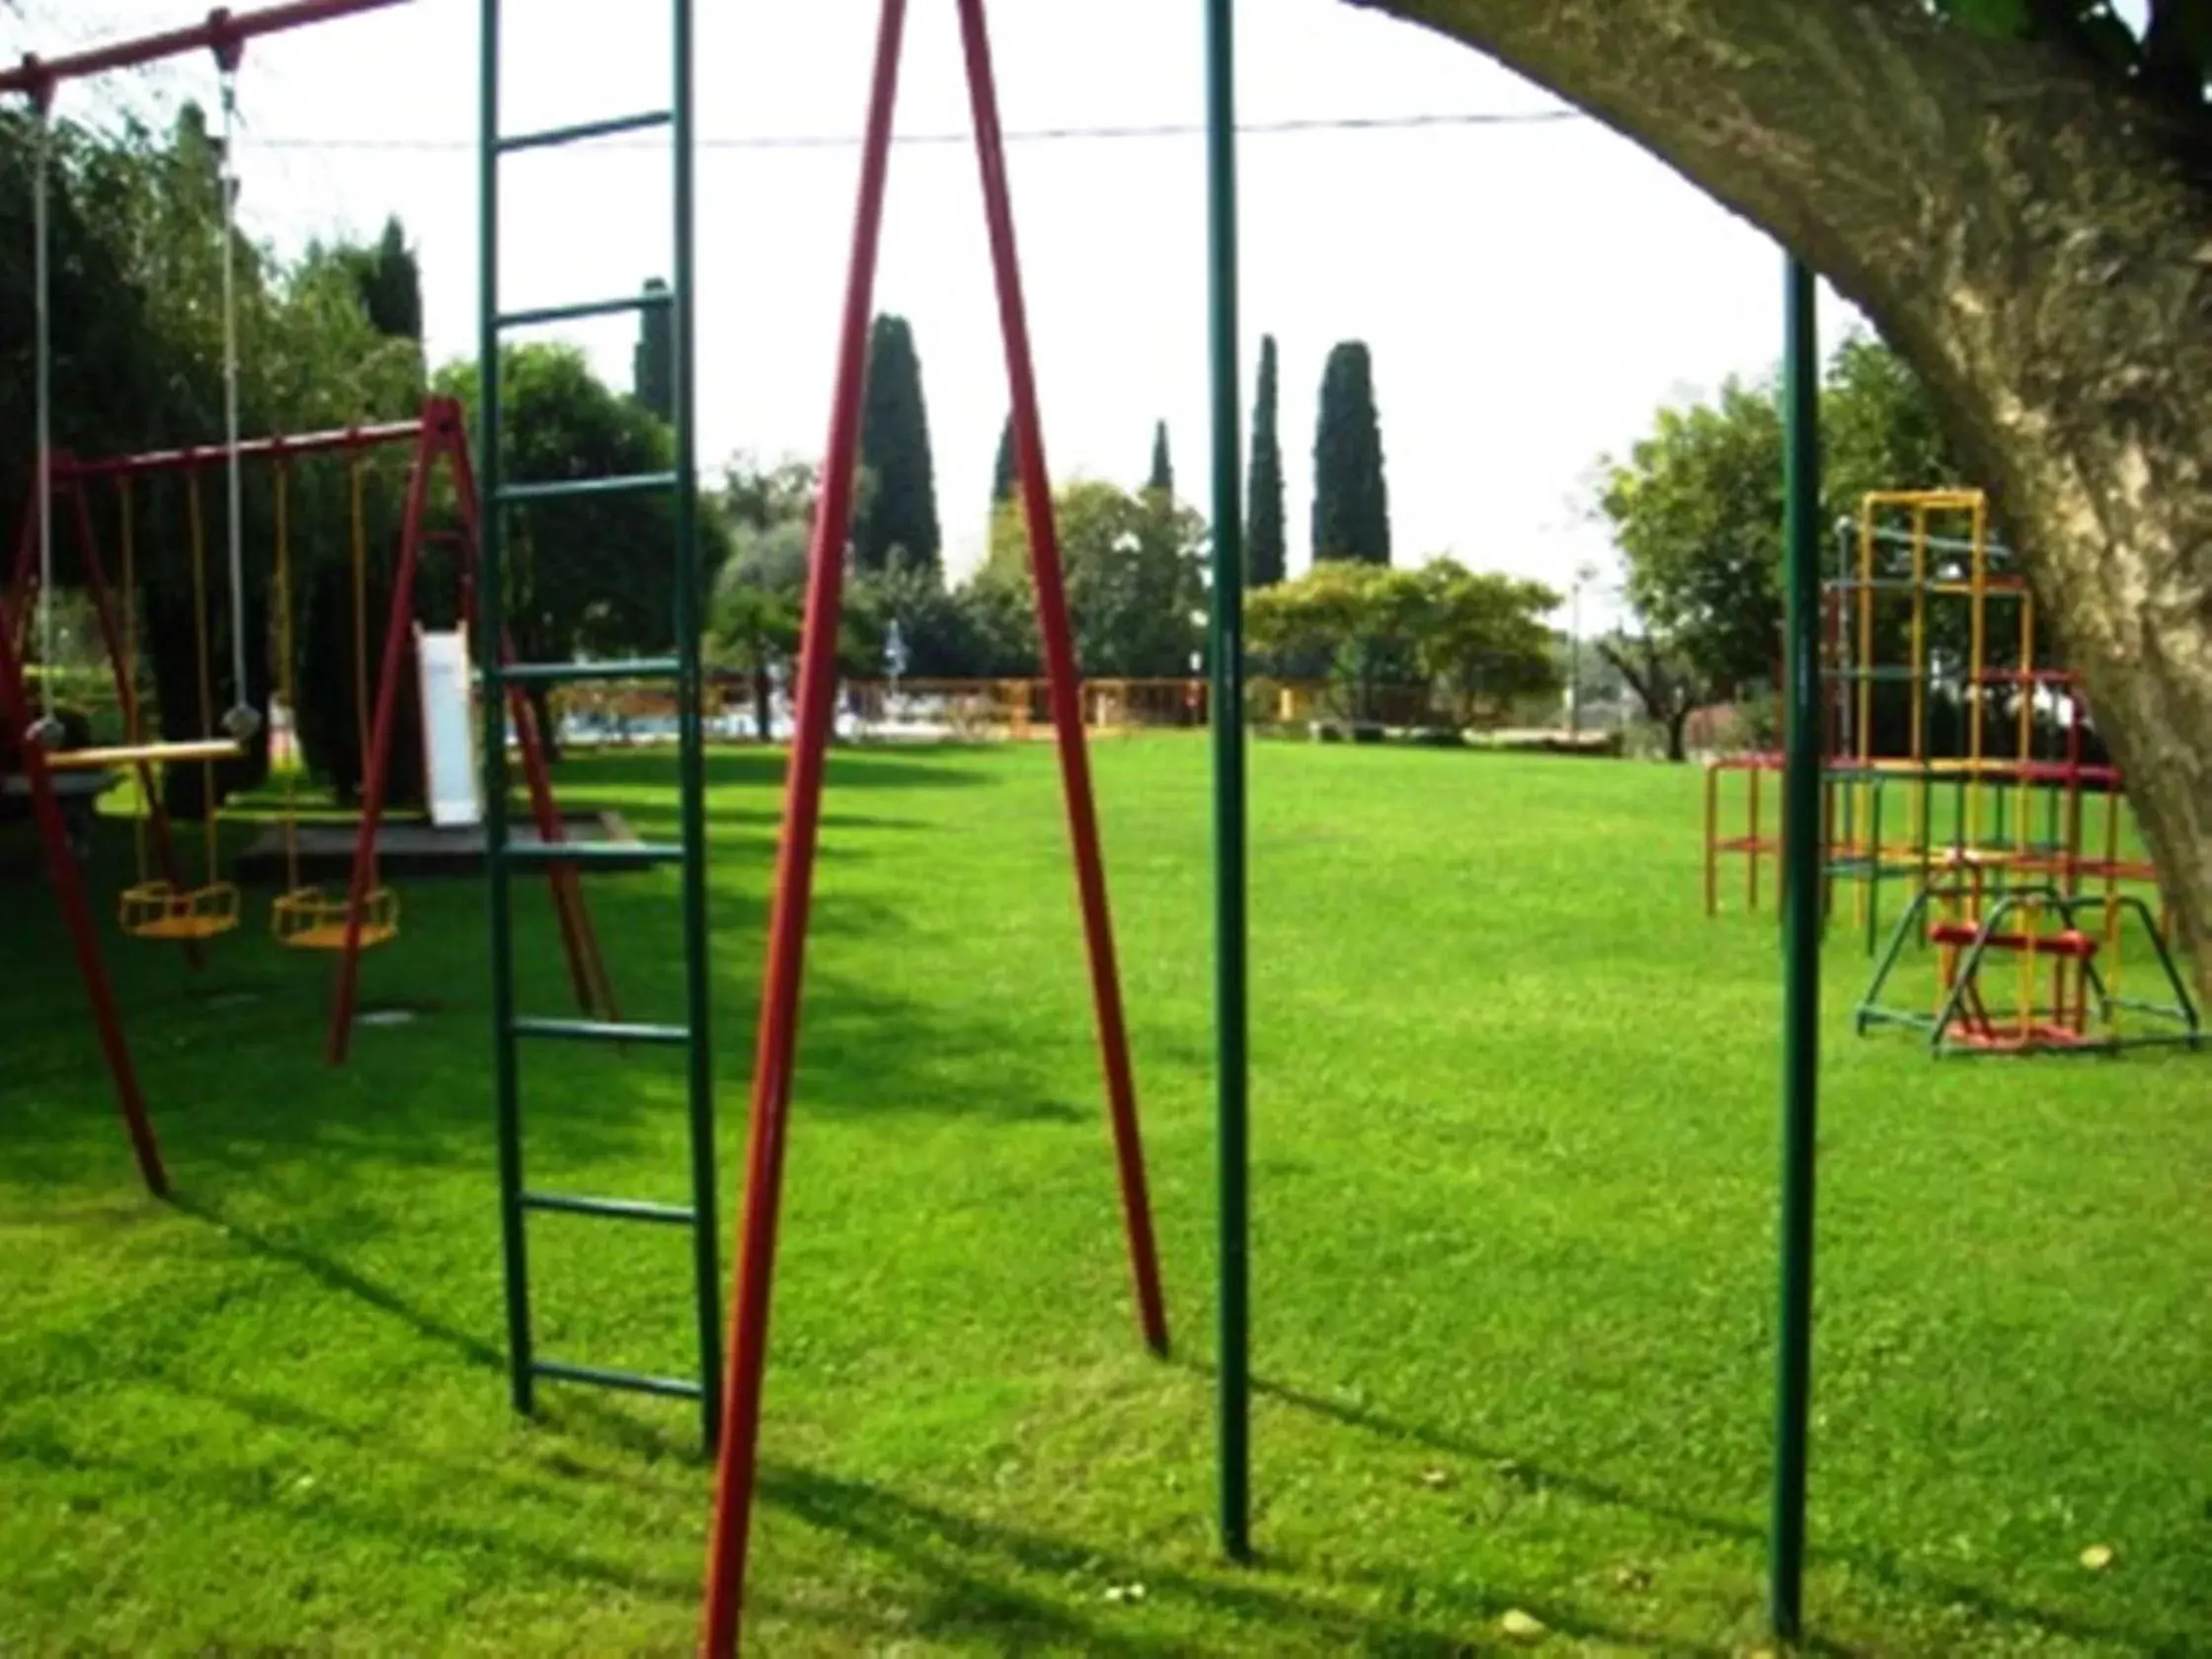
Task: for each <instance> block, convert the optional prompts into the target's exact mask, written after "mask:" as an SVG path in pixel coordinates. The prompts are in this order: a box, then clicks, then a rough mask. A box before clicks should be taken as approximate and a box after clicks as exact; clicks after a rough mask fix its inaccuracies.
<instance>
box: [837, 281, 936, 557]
mask: <svg viewBox="0 0 2212 1659" xmlns="http://www.w3.org/2000/svg"><path fill="white" fill-rule="evenodd" d="M860 460H861V464H862V465H863V466H864V467H866V468H867V469H868V472H869V474H870V476H872V477H873V478H874V480H875V489H874V490H873V491H872V492H870V493H869V494H868V495H867V496H866V497H864V498H863V499H862V501H861V502H860V503H859V504H858V511H857V512H856V514H854V522H853V537H852V544H853V552H854V560H855V563H856V565H857V566H858V568H859V569H861V570H863V571H880V570H883V569H885V568H887V567H888V566H889V565H890V563H891V550H892V549H893V548H894V547H896V548H899V549H901V550H902V552H903V553H904V555H905V557H906V560H907V562H908V563H909V564H914V565H923V566H927V567H929V568H931V569H935V568H936V566H937V561H938V553H939V550H940V548H941V546H942V544H943V543H942V537H941V536H940V535H939V533H938V528H937V482H936V477H935V472H934V468H933V465H932V463H931V461H930V457H929V411H928V408H927V406H926V405H925V404H924V403H923V402H922V396H921V359H920V358H919V357H918V356H915V354H914V337H913V331H912V329H910V328H909V327H908V325H907V319H906V318H904V317H891V316H882V317H878V318H877V319H876V325H875V328H874V330H873V332H872V333H871V334H870V336H869V340H868V391H867V399H866V402H865V404H864V406H863V407H862V409H861V414H860Z"/></svg>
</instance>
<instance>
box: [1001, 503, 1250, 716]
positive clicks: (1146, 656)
mask: <svg viewBox="0 0 2212 1659" xmlns="http://www.w3.org/2000/svg"><path fill="white" fill-rule="evenodd" d="M1054 516H1055V519H1056V521H1057V523H1058V525H1059V529H1060V549H1061V559H1062V562H1063V564H1064V566H1065V567H1066V575H1067V608H1068V612H1069V615H1070V619H1071V621H1072V623H1073V626H1074V632H1075V653H1076V660H1077V662H1078V663H1079V664H1080V665H1081V668H1082V671H1083V672H1084V673H1086V674H1091V675H1097V676H1103V677H1111V678H1153V677H1175V676H1180V675H1183V674H1187V673H1189V672H1191V659H1192V656H1193V654H1194V653H1196V652H1197V651H1198V649H1199V646H1200V641H1201V638H1202V629H1201V624H1200V622H1199V621H1198V620H1197V618H1198V616H1199V615H1200V613H1201V611H1200V607H1201V606H1202V605H1203V604H1204V602H1205V590H1204V587H1203V585H1202V583H1201V580H1200V576H1199V570H1200V560H1201V553H1202V549H1203V547H1204V544H1205V534H1206V532H1205V525H1204V523H1203V521H1202V520H1201V519H1200V518H1199V516H1198V515H1197V514H1194V513H1190V512H1187V511H1185V510H1183V509H1179V508H1177V507H1176V506H1175V505H1174V503H1173V502H1172V501H1170V500H1168V499H1167V498H1166V497H1164V496H1162V495H1160V494H1158V493H1157V492H1154V491H1146V492H1145V493H1144V494H1142V495H1131V494H1130V493H1128V492H1127V491H1125V490H1120V489H1117V488H1115V487H1114V486H1113V485H1111V484H1104V483H1098V482H1095V481H1085V482H1079V483H1074V484H1069V485H1067V486H1064V487H1063V488H1062V490H1061V491H1060V494H1059V496H1058V497H1057V498H1056V500H1055V502H1054ZM972 586H976V587H979V588H981V589H982V590H984V591H985V592H987V593H992V594H993V595H994V598H993V601H992V602H993V603H994V604H995V605H996V606H997V614H1001V615H1002V614H1003V613H1004V611H1005V609H1006V608H1009V607H1007V606H1006V605H1005V603H1004V595H1006V594H1009V593H1014V594H1019V595H1021V603H1022V608H1023V609H1024V610H1026V612H1027V613H1028V614H1029V615H1032V616H1033V615H1034V614H1035V603H1034V600H1033V599H1032V598H1031V597H1030V596H1029V595H1030V594H1031V593H1032V592H1033V590H1032V588H1031V584H1030V577H1029V538H1028V530H1027V526H1026V524H1025V522H1024V519H1023V516H1022V514H1021V511H1020V509H1019V508H1018V507H1016V508H1013V509H1009V510H1006V511H1003V512H1001V513H1000V514H998V517H997V519H996V521H995V522H994V523H993V525H992V527H991V547H990V555H989V558H988V561H987V564H986V567H985V569H984V570H983V571H982V572H979V573H978V575H977V578H976V582H975V584H972ZM1031 640H1032V643H1031V644H1030V648H1029V660H1030V661H1031V662H1035V661H1036V656H1035V646H1034V643H1033V640H1034V636H1033V635H1032V636H1031Z"/></svg>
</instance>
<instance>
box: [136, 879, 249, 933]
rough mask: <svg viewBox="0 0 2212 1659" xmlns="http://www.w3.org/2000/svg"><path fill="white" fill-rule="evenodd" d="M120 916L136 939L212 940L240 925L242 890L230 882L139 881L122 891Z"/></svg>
mask: <svg viewBox="0 0 2212 1659" xmlns="http://www.w3.org/2000/svg"><path fill="white" fill-rule="evenodd" d="M117 919H118V922H119V923H120V924H121V926H122V930H123V931H124V932H125V933H127V934H129V935H130V937H132V938H133V939H167V940H177V941H188V940H193V939H212V938H215V937H216V936H218V935H219V934H223V933H228V932H230V931H231V930H232V929H233V928H235V927H236V926H237V925H238V889H237V888H236V887H234V886H232V885H231V884H230V883H229V882H210V883H209V884H208V885H207V886H205V887H178V886H176V885H175V884H173V883H171V882H165V881H150V882H139V883H138V884H137V885H136V886H134V887H126V888H124V889H123V890H122V896H121V899H120V900H119V901H118V906H117Z"/></svg>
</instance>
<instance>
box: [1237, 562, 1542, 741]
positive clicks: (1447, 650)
mask: <svg viewBox="0 0 2212 1659" xmlns="http://www.w3.org/2000/svg"><path fill="white" fill-rule="evenodd" d="M1558 602H1559V595H1558V594H1556V593H1552V592H1551V591H1550V590H1549V589H1547V588H1545V587H1543V586H1542V585H1541V584H1540V583H1534V582H1524V581H1520V580H1518V579H1516V578H1513V577H1506V576H1499V575H1495V574H1491V573H1482V572H1473V571H1469V570H1467V569H1465V568H1464V567H1463V566H1461V565H1459V564H1457V563H1455V562H1453V561H1452V560H1449V559H1439V560H1434V561H1432V562H1430V563H1429V564H1427V565H1424V566H1422V567H1421V568H1420V569H1418V570H1411V571H1399V570H1391V569H1389V568H1388V567H1387V566H1380V565H1367V564H1361V563H1358V562H1355V561H1351V560H1329V561H1326V562H1324V563H1321V564H1317V565H1315V566H1314V567H1313V569H1312V570H1310V571H1308V572H1307V573H1306V574H1305V575H1304V576H1302V577H1300V578H1298V579H1297V580H1296V581H1285V582H1280V583H1276V584H1274V585H1272V586H1270V587H1267V588H1264V589H1260V590H1257V591H1256V592H1254V593H1252V594H1251V595H1250V596H1249V597H1248V598H1247V600H1246V601H1245V604H1246V608H1245V625H1246V627H1247V629H1248V631H1249V633H1250V636H1251V643H1252V647H1253V650H1254V652H1255V653H1256V654H1258V655H1259V656H1260V657H1261V659H1262V660H1263V661H1265V662H1266V663H1267V664H1268V666H1269V667H1271V668H1272V669H1273V670H1275V672H1281V673H1283V674H1285V675H1286V676H1287V677H1306V676H1308V675H1310V673H1311V672H1312V671H1313V668H1314V666H1315V665H1323V666H1325V672H1326V674H1327V677H1328V679H1329V681H1330V687H1331V694H1332V700H1333V701H1334V703H1335V706H1336V709H1337V712H1338V713H1339V714H1341V715H1343V716H1344V717H1345V718H1347V719H1351V720H1356V721H1363V722H1366V721H1374V720H1377V719H1379V718H1380V717H1381V713H1382V706H1383V693H1384V692H1385V691H1387V690H1391V689H1394V688H1397V687H1402V686H1406V685H1414V684H1422V685H1426V686H1427V687H1428V690H1429V692H1430V694H1431V697H1432V699H1433V701H1434V704H1435V706H1437V707H1438V708H1439V709H1440V710H1441V711H1442V712H1443V713H1444V714H1446V715H1447V716H1448V717H1449V718H1451V719H1452V720H1453V721H1454V722H1455V723H1457V724H1462V725H1465V724H1469V723H1473V722H1476V721H1481V720H1486V719H1487V720H1494V719H1496V718H1498V717H1500V716H1501V715H1502V713H1503V712H1504V710H1505V708H1506V707H1507V706H1508V705H1509V704H1510V703H1511V702H1512V701H1513V700H1514V699H1516V698H1518V697H1524V696H1529V695H1532V694H1535V693H1538V692H1541V691H1545V690H1549V689H1552V688H1554V687H1555V686H1556V685H1557V684H1558V667H1557V664H1556V662H1555V660H1554V657H1553V654H1552V650H1551V636H1550V632H1549V630H1548V629H1547V628H1545V626H1544V624H1543V617H1544V615H1545V613H1546V612H1548V611H1549V610H1551V609H1553V608H1554V607H1556V606H1557V604H1558Z"/></svg>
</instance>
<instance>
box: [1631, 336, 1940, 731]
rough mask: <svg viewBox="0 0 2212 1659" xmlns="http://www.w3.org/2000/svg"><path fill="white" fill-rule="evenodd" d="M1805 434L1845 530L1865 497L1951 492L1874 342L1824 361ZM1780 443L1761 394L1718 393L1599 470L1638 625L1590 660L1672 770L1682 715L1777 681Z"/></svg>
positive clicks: (1830, 512)
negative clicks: (1657, 729) (1650, 726)
mask: <svg viewBox="0 0 2212 1659" xmlns="http://www.w3.org/2000/svg"><path fill="white" fill-rule="evenodd" d="M1821 419H1822V425H1823V428H1824V430H1825V431H1826V432H1827V433H1829V434H1830V435H1831V441H1830V442H1829V444H1828V446H1827V457H1826V458H1827V465H1826V467H1825V468H1824V473H1823V484H1824V492H1825V493H1824V497H1823V505H1824V509H1825V514H1826V516H1827V518H1828V519H1829V521H1831V522H1834V521H1837V520H1840V519H1846V518H1852V517H1855V516H1856V515H1857V511H1858V502H1859V498H1860V497H1861V496H1863V495H1864V494H1866V493H1867V492H1869V491H1873V490H1901V489H1930V488H1936V487H1938V486H1941V485H1945V484H1950V483H1955V482H1956V480H1957V477H1958V474H1957V471H1956V470H1955V465H1954V463H1953V461H1952V460H1951V458H1950V455H1949V453H1948V450H1947V448H1946V446H1945V445H1944V443H1943V442H1942V439H1941V436H1940V435H1939V434H1938V433H1937V432H1936V426H1935V421H1934V418H1933V414H1932V410H1931V406H1930V403H1929V400H1928V396H1927V394H1926V392H1925V391H1924V390H1923V389H1922V387H1921V386H1920V384H1919V382H1918V380H1917V379H1916V378H1915V376H1914V375H1913V373H1912V371H1911V370H1910V369H1909V368H1907V367H1906V366H1905V364H1904V363H1903V361H1902V360H1901V359H1900V358H1899V357H1898V356H1896V355H1895V354H1894V353H1892V352H1890V351H1889V350H1888V349H1887V348H1886V347H1884V346H1882V345H1881V344H1879V343H1878V342H1876V341H1872V340H1868V339H1864V338H1854V339H1851V340H1847V341H1846V342H1845V343H1844V345H1843V346H1842V347H1841V348H1840V349H1839V350H1838V351H1837V353H1836V354H1835V356H1834V357H1833V358H1832V359H1831V360H1830V362H1829V364H1828V368H1827V374H1826V379H1825V384H1824V386H1823V388H1822V393H1821ZM1781 444H1782V433H1781V416H1780V412H1779V408H1778V404H1777V402H1776V395H1775V388H1774V385H1773V383H1772V382H1771V381H1769V382H1765V383H1762V384H1760V385H1758V386H1756V387H1753V386H1746V385H1745V384H1743V383H1742V382H1741V381H1737V380H1729V381H1727V382H1726V383H1724V384H1723V385H1722V387H1721V388H1720V391H1719V393H1718V394H1717V396H1715V397H1714V398H1713V399H1712V400H1711V401H1710V402H1707V403H1699V404H1693V405H1690V406H1687V407H1683V408H1673V409H1663V410H1661V411H1660V412H1659V414H1658V417H1657V419H1656V421H1655V423H1654V426H1653V430H1652V432H1651V434H1650V435H1648V436H1647V437H1644V438H1642V439H1640V440H1639V441H1638V442H1637V443H1636V444H1635V445H1634V446H1633V448H1631V449H1630V451H1629V453H1628V457H1627V459H1626V460H1625V461H1615V460H1611V459H1609V460H1606V461H1605V462H1603V463H1602V467H1603V472H1604V476H1603V482H1602V484H1601V485H1600V488H1599V492H1598V498H1597V502H1596V510H1597V512H1598V514H1600V515H1601V516H1602V517H1604V518H1605V519H1606V520H1607V521H1608V523H1609V524H1610V526H1611V528H1612V530H1613V535H1614V540H1615V543H1616V544H1617V545H1618V546H1619V547H1620V552H1621V556H1622V559H1623V561H1624V563H1625V566H1626V571H1627V583H1626V588H1625V594H1626V597H1627V600H1628V603H1629V605H1630V607H1631V608H1632V609H1633V610H1634V611H1635V613H1636V615H1637V617H1638V619H1639V620H1640V622H1641V624H1642V626H1641V629H1640V630H1639V631H1638V632H1637V633H1636V634H1634V635H1632V636H1623V637H1621V638H1618V639H1614V640H1610V641H1603V642H1600V644H1599V648H1598V649H1599V652H1600V655H1601V656H1603V657H1604V658H1605V660H1606V661H1608V662H1609V663H1612V664H1613V665H1614V666H1615V667H1616V668H1618V669H1620V672H1621V673H1622V674H1623V675H1624V676H1625V677H1626V678H1627V680H1628V682H1629V684H1630V685H1631V686H1632V687H1633V688H1634V689H1635V691H1636V694H1637V696H1638V698H1639V699H1640V700H1641V701H1642V702H1643V704H1644V708H1645V713H1646V714H1647V715H1648V716H1649V718H1650V719H1652V720H1653V721H1654V722H1656V723H1658V724H1659V725H1661V726H1663V727H1665V728H1667V730H1668V731H1669V733H1670V742H1669V752H1670V754H1671V755H1672V756H1673V757H1674V758H1677V759H1680V758H1681V757H1682V755H1681V752H1680V751H1681V743H1680V734H1681V731H1682V729H1683V726H1684V724H1685V723H1686V722H1687V720H1688V718H1689V715H1690V713H1691V712H1692V711H1693V710H1694V709H1696V708H1697V707H1699V706H1700V705H1701V704H1704V703H1711V702H1724V701H1728V700H1731V699H1733V698H1736V697H1738V696H1740V695H1742V694H1743V693H1744V692H1745V691H1746V689H1747V688H1749V687H1751V686H1753V685H1758V684H1762V683H1764V684H1770V685H1771V684H1773V683H1774V681H1775V679H1776V677H1777V674H1778V663H1779V654H1780V649H1781V582H1780V571H1781V555H1782V547H1781V509H1782V502H1781ZM1954 611H1955V607H1947V608H1945V609H1944V610H1943V612H1942V617H1943V619H1945V620H1947V621H1950V622H1953V623H1956V622H1958V621H1960V618H1959V617H1957V616H1956V615H1955V614H1954ZM1877 625H1878V626H1879V627H1880V628H1881V629H1882V630H1883V631H1884V633H1885V634H1887V635H1894V634H1895V633H1896V632H1897V630H1898V629H1899V628H1900V627H1901V626H1902V619H1901V616H1900V614H1899V607H1895V606H1887V607H1883V608H1882V609H1881V610H1880V611H1879V612H1878V613H1877ZM1959 643H1960V644H1961V645H1962V644H1963V641H1960V642H1959ZM1904 650H1905V645H1904V642H1903V641H1902V639H1899V638H1890V639H1888V640H1887V641H1886V643H1884V644H1882V645H1879V646H1878V647H1877V651H1878V653H1879V655H1881V656H1882V657H1883V658H1884V659H1885V660H1889V661H1900V660H1902V656H1903V653H1904ZM1885 718H1886V714H1885Z"/></svg>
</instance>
